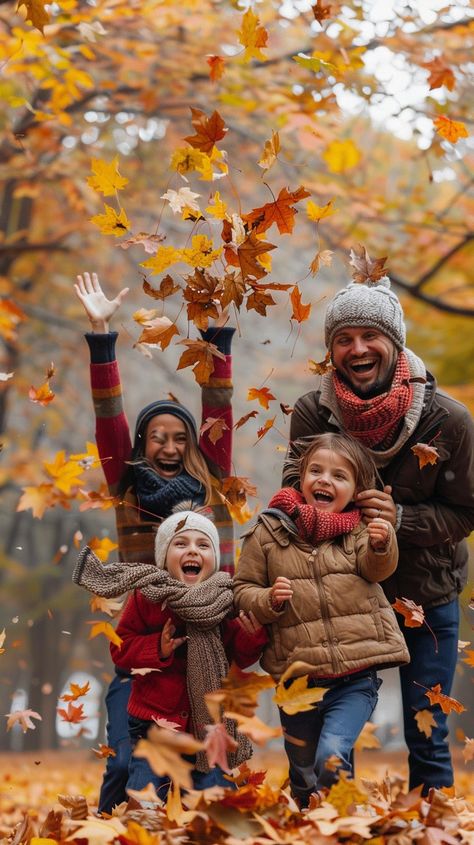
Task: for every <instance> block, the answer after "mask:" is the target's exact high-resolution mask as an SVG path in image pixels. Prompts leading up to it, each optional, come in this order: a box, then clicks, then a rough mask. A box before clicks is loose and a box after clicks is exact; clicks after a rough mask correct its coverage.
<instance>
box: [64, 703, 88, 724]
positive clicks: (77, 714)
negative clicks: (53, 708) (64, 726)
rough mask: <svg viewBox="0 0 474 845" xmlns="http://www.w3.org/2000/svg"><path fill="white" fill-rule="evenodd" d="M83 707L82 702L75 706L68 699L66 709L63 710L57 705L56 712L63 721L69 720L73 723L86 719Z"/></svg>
mask: <svg viewBox="0 0 474 845" xmlns="http://www.w3.org/2000/svg"><path fill="white" fill-rule="evenodd" d="M83 709H84V705H83V704H78V706H77V707H75V706H74V704H72V702H71V701H70V702H69V704H68V706H67V710H64V709H63V708H62V707H58V709H57V714H58V716H60V717H61V719H62V720H63V722H70V723H71V724H72V725H75V724H77V723H78V722H83V721H84V719H87V716H86V715H85V713H84V712H83Z"/></svg>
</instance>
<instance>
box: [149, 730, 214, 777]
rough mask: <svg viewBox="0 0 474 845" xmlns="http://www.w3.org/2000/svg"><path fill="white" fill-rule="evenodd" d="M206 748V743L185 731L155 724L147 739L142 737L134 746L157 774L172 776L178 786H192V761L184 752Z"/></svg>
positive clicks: (188, 752) (190, 752)
mask: <svg viewBox="0 0 474 845" xmlns="http://www.w3.org/2000/svg"><path fill="white" fill-rule="evenodd" d="M203 749H204V744H203V743H202V742H200V741H199V740H197V739H195V737H194V736H191V734H188V733H185V732H184V731H168V730H166V729H165V728H158V727H157V726H155V725H153V726H152V727H151V728H150V730H149V731H148V734H147V739H140V740H139V741H138V743H137V744H136V746H135V748H134V751H133V753H134V755H135V757H142V758H144V759H145V760H148V763H149V764H150V766H151V768H152V769H153V771H154V772H155V774H157V775H160V776H161V777H166V776H168V777H170V779H172V780H173V783H175V784H176V786H180V787H181V786H182V787H184V788H185V789H191V788H192V780H191V770H192V768H193V766H192V763H188V762H187V760H184V759H183V757H182V756H181V755H182V754H195V753H196V752H197V751H201V750H203Z"/></svg>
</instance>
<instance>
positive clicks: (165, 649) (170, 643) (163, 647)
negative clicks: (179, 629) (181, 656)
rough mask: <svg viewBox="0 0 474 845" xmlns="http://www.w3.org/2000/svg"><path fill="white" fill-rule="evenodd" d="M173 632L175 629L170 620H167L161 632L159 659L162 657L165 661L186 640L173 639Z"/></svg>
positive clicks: (185, 638) (182, 638)
mask: <svg viewBox="0 0 474 845" xmlns="http://www.w3.org/2000/svg"><path fill="white" fill-rule="evenodd" d="M175 631H176V628H175V626H174V625H173V623H172V621H171V619H167V620H166V622H165V624H164V626H163V630H162V632H161V642H160V657H164V658H165V660H166V659H167V658H168V657H169V656H170V655H171V654H172V653H173V651H175V649H177V648H179V647H180V645H183V643H185V642H186V640H187V639H188V638H187V637H176V639H173V634H174V632H175Z"/></svg>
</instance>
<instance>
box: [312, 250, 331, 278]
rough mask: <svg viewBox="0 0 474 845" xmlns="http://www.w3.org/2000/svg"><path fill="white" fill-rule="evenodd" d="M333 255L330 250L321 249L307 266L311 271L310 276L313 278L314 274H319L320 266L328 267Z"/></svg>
mask: <svg viewBox="0 0 474 845" xmlns="http://www.w3.org/2000/svg"><path fill="white" fill-rule="evenodd" d="M333 255H334V253H333V252H331V250H330V249H323V250H320V251H318V252H317V253H316V255H315V256H314V258H313V260H312V262H311V264H310V265H309V269H310V270H311V273H312V275H313V276H315V275H316V273H318V272H319V269H320V267H321V265H324V266H325V267H330V266H331V264H332V257H333Z"/></svg>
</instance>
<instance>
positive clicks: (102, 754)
mask: <svg viewBox="0 0 474 845" xmlns="http://www.w3.org/2000/svg"><path fill="white" fill-rule="evenodd" d="M91 751H92V752H93V754H95V756H96V757H99V758H100V759H101V760H104V759H106V758H107V757H116V756H117V752H116V751H114V749H113V748H110V746H109V745H104V744H103V743H102V742H100V743H99V747H98V748H92V749H91Z"/></svg>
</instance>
